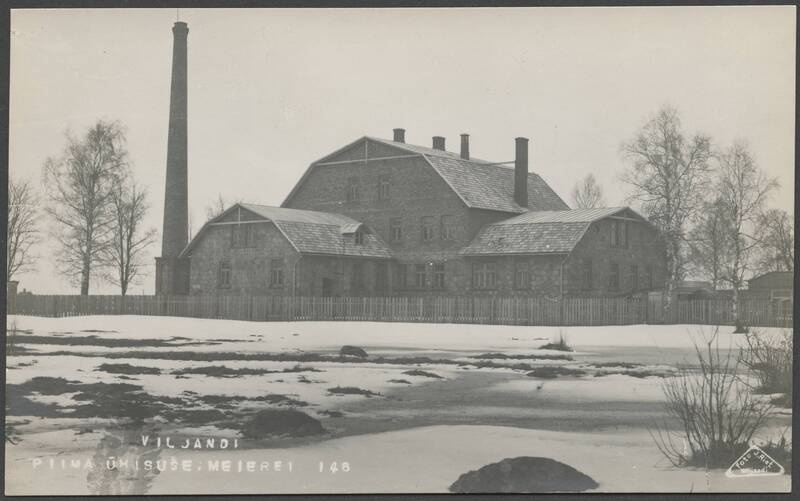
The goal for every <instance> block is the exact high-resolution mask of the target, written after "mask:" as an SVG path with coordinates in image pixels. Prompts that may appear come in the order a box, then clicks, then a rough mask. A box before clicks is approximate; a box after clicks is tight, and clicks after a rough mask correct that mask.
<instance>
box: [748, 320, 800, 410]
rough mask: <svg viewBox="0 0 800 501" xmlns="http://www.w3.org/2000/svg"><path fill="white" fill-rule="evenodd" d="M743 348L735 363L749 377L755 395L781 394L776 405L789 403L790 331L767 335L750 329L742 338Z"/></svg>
mask: <svg viewBox="0 0 800 501" xmlns="http://www.w3.org/2000/svg"><path fill="white" fill-rule="evenodd" d="M745 341H746V342H747V346H746V347H744V348H742V349H741V351H740V353H739V360H740V361H741V363H742V365H744V366H745V367H746V368H747V369H748V370H749V372H750V374H752V375H753V376H754V377H755V379H756V381H757V386H756V387H755V391H757V392H759V393H782V394H783V395H784V398H781V399H776V401H778V402H780V403H788V407H791V402H792V386H793V385H792V353H793V352H792V344H793V343H792V331H791V330H784V331H782V332H781V333H780V334H777V335H776V334H769V333H767V332H764V331H760V330H757V329H753V330H752V332H749V333H747V334H745Z"/></svg>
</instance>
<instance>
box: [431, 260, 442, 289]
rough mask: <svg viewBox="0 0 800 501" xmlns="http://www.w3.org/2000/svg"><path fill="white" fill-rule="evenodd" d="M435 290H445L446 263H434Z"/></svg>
mask: <svg viewBox="0 0 800 501" xmlns="http://www.w3.org/2000/svg"><path fill="white" fill-rule="evenodd" d="M433 288H434V289H444V263H433Z"/></svg>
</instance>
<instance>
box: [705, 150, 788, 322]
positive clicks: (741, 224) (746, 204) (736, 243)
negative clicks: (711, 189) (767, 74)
mask: <svg viewBox="0 0 800 501" xmlns="http://www.w3.org/2000/svg"><path fill="white" fill-rule="evenodd" d="M715 158H716V161H717V164H718V167H717V170H718V180H717V186H716V191H717V193H718V194H719V197H720V200H721V202H722V204H723V207H724V208H725V211H726V212H727V214H728V217H729V218H730V227H729V229H728V232H729V241H730V253H731V255H730V259H729V261H728V263H727V264H726V266H724V267H723V279H724V280H725V281H726V282H727V283H729V284H730V286H731V287H732V288H733V302H734V313H735V315H736V323H737V331H743V329H742V326H741V325H740V321H739V309H738V301H739V291H740V290H741V289H742V287H743V285H744V283H745V276H746V275H747V273H748V272H749V271H751V270H752V265H753V257H754V251H755V250H756V249H757V248H758V246H759V244H760V243H761V239H762V233H761V232H762V228H761V227H759V225H758V219H759V216H760V215H761V214H762V212H763V209H764V205H765V204H766V202H767V199H768V198H769V195H770V193H771V192H772V191H773V190H775V189H777V187H778V181H777V180H776V179H774V178H768V177H767V176H766V174H764V172H762V171H761V169H759V168H758V166H757V165H756V162H755V159H754V158H753V155H752V154H751V153H750V151H749V149H748V147H747V145H746V144H745V143H744V142H742V141H737V142H735V143H734V144H733V145H732V146H731V147H730V148H728V149H726V150H724V151H722V152H719V153H717V154H716V155H715Z"/></svg>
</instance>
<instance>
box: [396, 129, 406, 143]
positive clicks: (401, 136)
mask: <svg viewBox="0 0 800 501" xmlns="http://www.w3.org/2000/svg"><path fill="white" fill-rule="evenodd" d="M393 130H394V142H395V143H405V142H406V130H405V129H393Z"/></svg>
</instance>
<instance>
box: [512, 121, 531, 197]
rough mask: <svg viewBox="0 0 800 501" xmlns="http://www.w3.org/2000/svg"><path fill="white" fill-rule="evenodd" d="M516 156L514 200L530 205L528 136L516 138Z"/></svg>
mask: <svg viewBox="0 0 800 501" xmlns="http://www.w3.org/2000/svg"><path fill="white" fill-rule="evenodd" d="M516 143H517V144H516V155H515V156H514V201H515V202H517V205H520V206H521V207H528V138H527V137H518V138H517V139H516Z"/></svg>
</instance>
